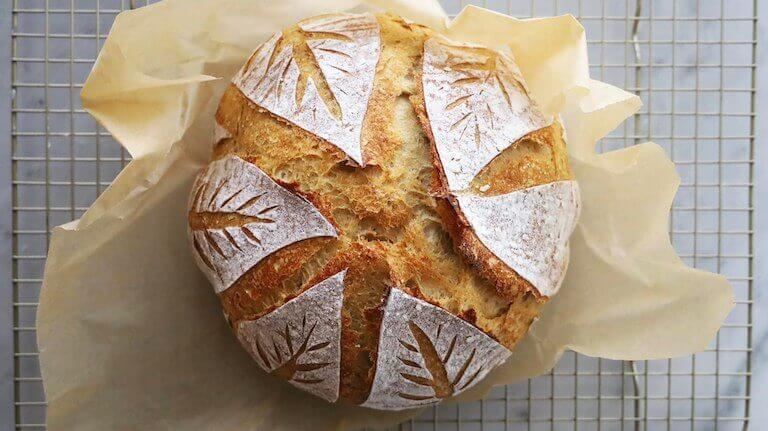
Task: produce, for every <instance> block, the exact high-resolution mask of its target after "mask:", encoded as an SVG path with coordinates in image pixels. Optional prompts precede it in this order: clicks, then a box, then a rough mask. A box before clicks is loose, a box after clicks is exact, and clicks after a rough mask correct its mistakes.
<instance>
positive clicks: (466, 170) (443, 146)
mask: <svg viewBox="0 0 768 431" xmlns="http://www.w3.org/2000/svg"><path fill="white" fill-rule="evenodd" d="M423 69H424V70H423V77H422V81H423V87H424V100H425V103H426V108H427V115H428V117H429V124H430V127H431V129H432V134H433V135H434V141H435V147H436V149H437V155H438V157H439V159H440V162H441V164H442V166H443V172H444V174H445V177H446V180H447V181H448V188H449V190H450V191H452V192H455V191H461V190H465V189H467V188H468V187H469V184H470V183H471V182H472V179H474V178H475V176H476V175H477V174H478V173H479V172H480V171H481V170H482V169H483V167H485V166H486V165H487V164H488V163H489V162H490V161H491V160H493V158H494V157H496V156H497V155H498V154H499V153H501V152H502V151H504V149H505V148H507V147H509V146H510V145H512V144H514V143H515V142H516V141H517V140H518V139H520V138H522V137H523V136H525V135H527V134H528V133H530V132H533V131H535V130H538V129H541V128H543V127H546V126H547V125H548V124H549V122H548V121H547V120H546V119H545V118H544V117H543V116H542V114H541V112H540V111H539V109H538V108H537V107H536V105H535V104H534V102H533V101H532V100H531V99H530V97H528V94H527V91H526V89H525V87H524V84H523V80H522V77H521V76H520V72H519V70H518V69H517V66H516V65H515V64H514V62H513V61H512V59H511V58H509V57H508V56H507V55H505V54H503V53H499V52H496V51H494V50H491V49H488V48H485V47H482V46H479V45H470V44H461V43H457V42H452V41H449V40H447V39H445V38H431V39H429V40H427V41H426V42H425V43H424V60H423Z"/></svg>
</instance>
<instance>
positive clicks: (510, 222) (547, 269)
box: [456, 181, 581, 296]
mask: <svg viewBox="0 0 768 431" xmlns="http://www.w3.org/2000/svg"><path fill="white" fill-rule="evenodd" d="M456 200H457V202H458V204H459V208H460V209H461V214H462V215H463V217H464V218H465V219H466V220H467V222H468V223H469V225H470V226H471V227H472V229H473V230H474V232H475V233H476V234H477V237H478V239H479V240H480V241H481V242H482V243H483V244H484V245H485V246H486V247H488V249H489V250H490V251H491V252H492V253H493V254H494V255H496V257H498V258H499V259H501V260H502V261H503V262H504V263H505V264H506V265H507V266H509V267H510V268H512V269H514V270H515V271H516V272H517V273H518V274H520V276H522V277H523V278H525V279H526V280H528V281H529V282H530V283H531V284H532V285H533V286H534V287H535V288H536V289H537V290H538V291H539V293H540V294H542V295H544V296H552V295H554V294H555V293H557V290H558V289H559V288H560V285H561V284H562V282H563V278H564V277H565V270H566V268H567V267H568V238H569V237H570V236H571V233H572V232H573V229H574V228H575V227H576V221H577V219H578V217H579V210H580V206H581V204H580V199H579V188H578V184H577V183H576V181H557V182H554V183H549V184H544V185H540V186H535V187H530V188H527V189H523V190H517V191H514V192H512V193H507V194H503V195H498V196H488V197H486V196H475V195H457V196H456Z"/></svg>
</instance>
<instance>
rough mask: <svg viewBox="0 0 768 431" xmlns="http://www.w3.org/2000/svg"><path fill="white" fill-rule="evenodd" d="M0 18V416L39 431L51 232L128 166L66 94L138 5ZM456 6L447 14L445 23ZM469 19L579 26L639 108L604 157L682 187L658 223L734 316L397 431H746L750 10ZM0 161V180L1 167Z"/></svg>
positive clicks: (559, 370)
mask: <svg viewBox="0 0 768 431" xmlns="http://www.w3.org/2000/svg"><path fill="white" fill-rule="evenodd" d="M4 1H5V2H6V3H5V4H6V5H8V6H9V7H10V8H11V10H10V12H9V13H8V14H7V16H9V17H10V18H11V19H12V28H11V29H10V33H11V34H10V42H11V46H10V51H11V52H10V54H11V64H10V70H11V73H10V76H9V77H8V78H9V80H10V85H11V90H12V96H13V97H12V102H11V103H12V105H11V107H10V116H11V129H10V130H9V132H8V134H7V135H6V136H2V137H3V138H10V153H11V154H10V158H11V172H12V178H11V184H10V187H11V191H12V213H11V215H12V232H11V236H12V272H11V273H12V282H11V284H10V285H8V286H6V285H3V286H2V290H4V291H5V292H8V291H10V292H11V294H12V304H5V303H0V307H9V308H12V309H11V310H5V311H8V312H10V313H12V325H13V328H12V331H13V337H12V338H13V340H12V345H13V347H12V352H13V357H12V358H9V360H11V361H12V362H13V365H12V372H13V375H14V378H13V382H14V383H13V394H12V399H11V400H8V403H12V405H9V406H0V408H7V410H9V411H11V412H12V414H11V418H9V419H8V421H9V422H10V424H11V426H14V427H15V429H17V430H29V429H44V428H45V425H44V423H45V399H44V394H43V388H42V382H41V378H40V369H39V365H38V357H37V350H36V342H35V338H36V332H35V331H36V328H35V313H36V307H37V301H38V295H39V291H40V284H41V281H42V275H43V266H44V263H45V255H46V252H47V246H48V241H49V239H50V232H51V229H52V228H53V227H54V226H56V225H59V224H61V223H65V222H68V221H70V220H73V219H75V218H77V217H79V216H80V215H81V214H82V213H83V212H84V211H85V210H86V208H87V207H88V206H89V205H90V204H91V203H92V202H93V200H94V199H95V198H96V197H97V196H98V195H99V194H100V193H101V192H102V191H103V190H104V189H105V188H106V187H107V186H108V185H109V183H110V182H111V181H112V180H113V179H114V177H115V176H116V174H117V173H118V172H119V171H120V169H121V168H122V167H123V166H125V164H126V163H127V162H128V161H129V160H130V157H129V155H128V154H126V152H125V151H124V150H123V149H122V148H121V147H120V146H119V144H118V143H117V142H115V140H114V139H112V138H111V136H110V135H109V134H108V133H107V132H106V131H105V130H104V129H102V128H101V127H99V126H98V125H97V124H96V122H95V121H94V120H93V119H92V118H90V117H89V115H88V114H87V113H85V111H83V109H82V106H81V104H80V100H79V91H80V89H81V88H82V83H83V82H84V80H85V78H86V77H87V74H88V72H89V70H90V67H91V65H92V63H93V61H94V60H95V58H96V56H97V54H98V52H99V49H100V47H101V45H102V44H103V42H104V39H105V38H106V35H107V33H108V31H109V28H110V26H111V24H112V22H113V21H114V19H115V16H116V15H117V14H118V13H119V12H121V11H123V10H126V9H130V8H132V7H136V6H139V5H138V4H136V3H137V2H135V1H134V0H130V1H129V0H4ZM141 3H142V4H143V2H141ZM468 3H469V2H466V1H463V0H462V1H460V0H444V1H443V4H444V6H445V7H446V10H447V11H449V12H450V13H456V12H458V11H459V10H460V9H461V7H463V6H464V5H466V4H468ZM472 3H473V4H477V5H480V6H484V7H487V8H490V9H495V10H498V11H501V12H505V13H508V14H510V15H514V16H518V17H529V16H547V15H554V14H562V13H572V14H573V15H575V16H577V17H579V18H580V20H581V22H582V23H583V25H584V26H585V28H586V30H587V37H588V42H589V57H590V61H591V64H592V65H593V66H592V67H591V73H592V76H593V77H595V78H597V79H601V80H603V81H606V82H609V83H612V84H615V85H618V86H620V87H623V88H626V89H628V90H629V91H634V92H636V93H637V94H638V95H639V96H640V97H641V98H642V99H643V102H644V108H643V110H642V111H641V112H640V113H639V114H637V115H636V116H635V117H634V118H632V119H630V120H629V121H627V122H626V123H625V124H624V125H623V126H621V127H620V128H619V129H618V130H616V131H614V132H612V133H611V134H610V135H609V136H608V137H606V138H605V139H603V141H602V142H601V144H600V148H601V149H602V150H611V149H617V148H623V147H626V146H629V145H634V144H637V143H639V142H643V141H646V140H653V141H655V142H656V143H658V144H660V145H661V146H662V147H664V148H665V150H666V151H667V153H668V154H669V155H670V157H671V158H672V160H673V161H674V162H675V163H676V165H677V169H678V172H679V173H680V175H681V177H682V184H681V187H680V190H679V192H678V195H677V197H676V199H675V204H674V208H673V211H672V214H671V221H670V233H671V236H672V240H673V243H674V245H675V247H676V249H677V250H678V252H679V254H680V255H681V257H682V258H683V260H684V261H685V262H686V263H688V264H690V265H693V266H695V267H698V268H702V269H706V270H710V271H715V272H719V273H721V274H724V275H726V276H727V277H728V278H729V280H730V282H731V283H732V285H733V287H734V290H735V294H736V298H737V301H736V307H735V310H734V311H733V313H731V315H730V317H729V318H728V320H727V322H726V324H725V326H724V327H723V328H722V330H721V331H720V333H719V334H718V336H717V338H716V339H715V340H714V341H713V343H712V345H711V346H710V347H709V348H708V349H707V350H706V351H704V352H701V353H699V354H696V355H693V356H690V357H686V358H677V359H670V360H658V361H639V362H622V361H612V360H604V359H596V358H590V357H585V356H581V355H577V354H574V353H571V352H568V353H566V354H565V356H564V357H563V359H562V360H561V361H560V363H559V364H558V365H557V367H556V368H555V369H554V370H553V371H552V372H551V373H550V374H547V375H544V376H540V377H537V378H534V379H531V380H529V381H526V382H522V383H518V384H513V385H509V386H507V387H502V388H497V389H495V390H494V391H493V392H492V393H491V394H490V395H489V396H488V397H487V398H486V399H485V400H483V401H479V402H475V403H467V404H462V405H446V406H439V407H436V408H433V409H429V410H427V411H425V413H424V414H422V415H421V416H419V417H418V418H417V419H414V420H413V421H410V422H408V423H404V424H402V425H400V426H399V427H398V428H399V429H400V430H404V431H405V430H413V431H416V430H419V431H421V430H433V431H436V430H464V431H468V430H572V429H578V430H593V429H595V430H682V429H685V430H698V429H707V430H709V429H712V430H737V429H746V428H747V426H748V423H749V420H750V404H751V400H750V383H751V382H750V378H751V366H752V352H753V345H752V340H753V334H752V328H753V304H754V301H753V288H754V287H753V257H754V254H753V253H754V246H753V244H754V237H753V235H754V232H753V220H754V217H755V215H754V196H753V193H754V191H753V189H754V187H753V186H754V184H753V181H754V180H753V179H754V171H755V156H754V141H755V114H756V112H755V93H756V83H755V81H756V77H755V75H756V61H757V60H756V50H757V39H758V31H757V21H758V18H757V16H758V13H757V8H756V5H757V1H756V0H728V1H727V2H726V1H725V0H675V1H669V0H570V1H568V0H517V1H515V0H485V1H476V2H472ZM2 17H3V14H2V13H0V23H2V22H3V19H2ZM2 34H3V33H2V30H0V36H2ZM137 37H140V35H137ZM2 46H3V45H2V44H0V48H1V47H2ZM1 52H2V51H0V53H1ZM4 76H6V75H4V74H2V73H0V78H2V77H4ZM2 84H7V83H0V85H2ZM0 110H2V105H0ZM3 130H4V128H3V125H2V124H0V133H2V132H3ZM0 136H1V135H0ZM3 145H5V144H3ZM0 155H2V153H0ZM3 162H4V163H6V164H5V165H3V164H2V163H3ZM3 162H0V167H2V166H7V160H4V161H3ZM0 170H2V169H0ZM7 186H8V185H7V184H0V188H2V187H7ZM0 199H2V194H0ZM0 223H2V219H0ZM0 227H2V226H0ZM0 230H1V229H0ZM2 322H3V321H2V319H0V325H2ZM0 329H5V328H0ZM0 340H2V338H1V337H0ZM0 350H2V349H0ZM2 359H4V358H2V357H0V360H2ZM9 368H11V367H10V366H9ZM2 370H3V367H2V366H0V371H2ZM0 390H2V386H0ZM0 401H3V398H2V394H0ZM0 411H5V410H0ZM2 416H3V415H2V414H0V428H3V425H5V424H4V422H3V419H2Z"/></svg>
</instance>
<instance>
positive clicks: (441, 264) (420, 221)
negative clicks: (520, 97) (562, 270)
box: [190, 15, 571, 403]
mask: <svg viewBox="0 0 768 431" xmlns="http://www.w3.org/2000/svg"><path fill="white" fill-rule="evenodd" d="M377 20H378V23H379V26H380V35H381V56H380V59H379V63H378V65H377V68H376V75H375V80H374V86H373V91H372V95H371V99H370V102H369V104H368V108H367V111H366V116H365V120H364V123H363V132H362V136H361V138H362V139H361V142H362V144H361V145H362V149H363V155H364V159H363V160H364V162H365V164H366V166H365V167H359V166H356V165H355V164H354V163H350V162H348V160H347V158H346V156H345V154H344V153H343V152H342V151H341V150H339V149H338V148H337V147H335V146H334V145H331V144H330V143H328V142H326V141H324V140H323V139H320V138H318V137H317V136H315V135H313V134H312V133H309V132H307V131H306V130H304V129H301V128H300V127H297V126H295V125H293V124H290V123H288V122H287V121H285V120H283V119H281V118H279V117H277V116H275V115H273V114H271V113H269V112H267V111H265V110H264V109H262V108H260V107H259V106H257V105H256V104H254V103H253V102H251V101H250V100H249V99H247V98H246V97H245V96H244V95H243V94H242V93H241V92H240V91H239V90H238V88H237V87H235V86H233V85H232V86H230V87H229V88H228V89H227V91H226V92H225V94H224V95H223V97H222V100H221V104H220V106H219V110H218V112H217V114H216V119H217V121H218V122H219V123H220V124H221V126H222V127H224V128H225V129H226V130H227V131H229V133H230V134H231V135H232V137H231V138H228V139H224V140H222V141H221V142H220V143H219V144H218V145H217V146H216V148H215V150H214V159H219V158H222V157H226V156H228V155H238V156H240V157H242V158H244V159H246V160H248V161H249V162H251V163H253V164H255V165H257V166H258V167H259V168H260V169H261V170H263V171H264V172H265V173H267V174H268V175H269V176H270V177H272V178H273V179H275V180H276V181H278V182H279V183H280V184H281V185H283V186H284V187H287V188H289V189H291V190H293V191H294V192H296V193H299V194H301V195H303V196H304V197H306V198H307V199H308V200H310V201H311V202H312V203H313V204H314V205H315V206H316V207H317V208H318V210H319V211H320V212H321V213H322V214H323V215H324V216H325V217H326V218H327V219H328V220H330V221H331V223H333V225H334V226H335V227H336V229H337V230H338V232H339V237H338V238H335V239H334V238H315V239H310V240H305V241H302V242H299V243H295V244H292V245H290V246H288V247H285V248H283V249H282V250H279V251H278V252H276V253H274V254H272V255H270V256H269V257H267V258H265V259H264V260H263V261H261V262H260V263H259V264H258V265H256V266H255V267H254V268H251V269H250V270H249V271H248V272H246V274H244V275H243V276H242V277H241V278H240V279H239V280H237V281H236V282H235V283H234V284H233V285H232V286H231V287H230V288H229V289H227V290H226V291H224V292H223V293H222V294H221V295H220V296H221V300H222V304H223V307H224V309H225V312H226V313H227V314H228V315H229V318H230V320H231V323H232V325H233V326H235V325H237V323H238V322H239V321H241V320H243V319H253V318H255V317H258V316H260V315H263V314H264V313H266V312H269V311H270V310H272V309H274V308H276V307H279V306H280V305H282V304H284V303H285V302H286V301H288V300H290V299H291V298H293V297H295V296H296V295H298V294H299V293H301V292H302V291H304V290H305V289H308V288H309V287H311V286H313V285H315V284H316V283H318V282H320V281H322V280H324V279H325V278H327V277H329V276H331V275H334V274H336V273H338V272H339V271H341V270H343V269H345V268H346V269H347V275H346V277H345V287H344V300H343V307H342V336H341V337H342V349H341V356H342V371H341V374H342V375H341V388H340V400H342V401H345V402H352V403H360V402H362V401H364V400H365V398H366V396H367V393H368V391H369V390H370V385H371V382H372V379H373V373H374V372H375V358H376V349H377V346H378V338H379V329H380V323H381V318H382V313H383V305H384V301H385V298H386V297H387V295H388V292H389V290H390V289H391V288H399V289H401V290H404V291H406V292H408V293H409V294H411V295H413V296H416V297H418V298H421V299H423V300H425V301H427V302H429V303H432V304H435V305H437V306H439V307H442V308H443V309H445V310H447V311H449V312H451V313H453V314H454V315H457V316H459V317H460V318H462V319H464V320H466V321H467V322H470V323H471V324H473V325H475V326H477V327H478V328H480V329H481V330H483V331H485V332H486V333H487V334H488V335H490V336H491V337H493V338H495V339H497V340H498V341H499V342H500V343H501V344H503V345H504V346H506V347H508V348H512V347H513V346H514V345H515V344H516V343H517V342H518V341H519V340H520V338H521V337H522V336H523V335H524V334H525V332H526V331H527V329H528V327H529V326H530V324H531V323H532V321H533V319H534V318H535V317H536V316H537V315H538V311H539V309H540V307H541V305H542V303H543V300H540V299H537V298H536V297H535V296H534V294H533V293H532V292H535V290H534V289H533V288H532V286H531V285H530V283H528V282H527V281H525V280H524V279H523V278H522V277H520V276H519V275H518V274H517V273H515V272H514V271H513V270H511V269H510V268H508V267H506V266H505V265H503V264H502V263H501V261H500V260H499V259H498V258H496V257H495V256H494V255H493V254H492V253H491V252H490V251H489V250H488V249H487V248H485V247H484V246H483V245H482V244H480V242H479V240H478V239H477V237H476V235H475V234H474V233H473V232H472V231H471V229H469V227H468V226H467V224H466V223H465V222H464V221H463V219H462V218H461V217H460V215H459V214H458V213H457V211H456V209H455V206H453V205H451V202H450V198H449V196H448V194H447V193H446V192H445V190H446V188H445V186H444V184H445V179H444V178H441V175H442V170H441V169H440V165H439V161H438V159H437V157H436V153H435V148H434V145H433V144H431V143H432V142H433V137H432V133H431V130H430V127H429V120H428V117H427V114H426V110H425V108H424V100H423V92H422V88H421V77H420V68H421V56H422V53H423V45H424V42H425V40H427V39H428V38H429V37H430V36H431V35H432V34H433V32H432V31H431V30H429V29H427V28H425V27H423V26H419V25H414V24H409V23H406V22H405V21H404V20H402V19H401V18H399V17H395V16H392V15H377ZM287 33H288V36H287V37H286V38H284V39H285V40H284V41H282V42H281V43H291V44H293V45H294V46H296V44H298V45H301V43H302V40H301V34H300V32H295V31H293V30H289V31H288V32H287ZM302 52H303V54H300V55H306V54H307V53H306V52H304V51H302ZM303 63H307V62H303ZM302 67H310V66H302ZM307 74H308V76H311V77H313V79H321V78H318V75H317V70H308V71H307ZM325 91H326V89H325V87H323V86H320V87H319V92H320V93H321V96H327V94H325V93H324V92H325ZM565 178H571V173H570V170H569V169H568V167H567V155H566V153H565V148H564V143H563V141H562V138H561V137H560V129H559V126H558V125H553V126H551V127H549V128H546V129H543V130H540V131H537V132H534V133H532V134H531V135H529V136H527V137H526V138H524V139H522V140H521V141H518V143H516V144H515V145H512V146H511V147H510V148H508V149H507V150H505V151H504V152H503V153H502V154H500V155H499V156H497V158H496V159H494V160H493V161H492V162H491V163H490V164H489V165H488V166H487V167H486V168H485V169H483V170H482V171H481V172H480V174H479V175H478V176H477V178H476V179H475V181H474V182H473V184H472V187H473V188H476V190H477V191H478V192H479V193H482V194H500V193H507V192H509V191H512V190H516V189H519V188H523V187H528V186H530V185H534V184H539V183H545V182H551V181H556V180H558V179H565ZM485 183H487V184H488V187H484V186H485ZM211 222H212V221H210V220H207V219H205V218H199V217H197V216H196V215H193V214H191V215H190V223H194V224H195V226H197V227H202V226H205V225H206V224H208V223H211Z"/></svg>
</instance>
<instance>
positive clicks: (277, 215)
mask: <svg viewBox="0 0 768 431" xmlns="http://www.w3.org/2000/svg"><path fill="white" fill-rule="evenodd" d="M191 196H192V201H191V203H190V207H191V212H192V213H194V214H197V215H198V217H203V218H205V219H206V221H205V223H204V224H200V225H198V223H196V221H195V220H190V238H191V241H192V246H193V250H194V252H195V253H194V254H195V259H196V260H197V264H198V266H199V267H200V269H201V270H202V271H203V272H204V273H205V275H206V276H207V277H208V280H209V281H210V282H211V284H212V285H213V288H214V290H216V292H217V293H220V292H223V291H224V290H226V289H227V288H229V287H230V286H231V285H232V283H234V282H235V280H237V279H238V278H240V276H242V275H243V274H244V273H245V272H246V271H248V270H249V269H251V268H252V267H253V266H255V265H256V264H257V263H259V261H261V260H262V259H263V258H265V257H266V256H268V255H269V254H271V253H274V252H275V251H277V250H279V249H281V248H283V247H285V246H287V245H289V244H292V243H295V242H299V241H302V240H305V239H309V238H315V237H324V236H331V237H333V236H336V235H337V234H336V230H335V229H334V227H333V225H331V223H330V222H329V221H328V220H327V219H326V218H325V217H323V215H322V214H321V213H320V212H319V211H318V210H317V209H316V208H315V207H314V206H313V205H312V203H311V202H309V201H308V200H306V199H304V198H303V197H301V196H298V195H296V194H294V193H293V192H291V191H289V190H287V189H286V188H284V187H282V186H280V185H279V184H277V183H276V182H274V181H273V180H272V179H271V178H269V176H268V175H267V174H265V173H264V172H263V171H262V170H261V169H259V168H257V167H256V166H255V165H253V164H251V163H248V162H246V161H245V160H243V159H241V158H239V157H227V158H225V159H222V160H217V161H215V162H213V163H211V164H210V165H208V168H206V169H205V170H204V171H203V172H202V173H200V175H199V176H198V178H197V181H196V182H195V185H194V186H193V187H192V195H191Z"/></svg>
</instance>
